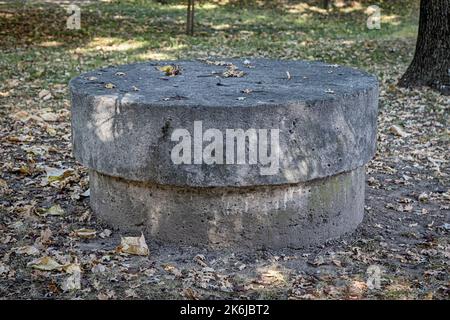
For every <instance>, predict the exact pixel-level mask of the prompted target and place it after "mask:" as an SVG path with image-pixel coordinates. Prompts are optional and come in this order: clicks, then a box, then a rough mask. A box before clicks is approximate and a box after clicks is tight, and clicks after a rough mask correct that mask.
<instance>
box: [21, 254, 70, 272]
mask: <svg viewBox="0 0 450 320" xmlns="http://www.w3.org/2000/svg"><path fill="white" fill-rule="evenodd" d="M27 266H28V267H31V268H33V269H37V270H42V271H53V270H58V271H61V270H62V269H63V267H64V266H63V265H62V264H59V263H58V262H56V261H55V260H54V259H53V258H50V257H48V256H45V257H42V258H38V259H35V260H33V261H31V262H29V263H28V264H27Z"/></svg>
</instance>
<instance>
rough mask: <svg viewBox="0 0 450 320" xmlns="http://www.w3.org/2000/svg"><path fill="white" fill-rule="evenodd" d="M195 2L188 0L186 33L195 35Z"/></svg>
mask: <svg viewBox="0 0 450 320" xmlns="http://www.w3.org/2000/svg"><path fill="white" fill-rule="evenodd" d="M194 3H195V0H188V7H187V21H186V34H187V35H189V36H193V35H194Z"/></svg>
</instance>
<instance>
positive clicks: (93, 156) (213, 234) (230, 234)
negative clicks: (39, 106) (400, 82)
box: [70, 60, 378, 249]
mask: <svg viewBox="0 0 450 320" xmlns="http://www.w3.org/2000/svg"><path fill="white" fill-rule="evenodd" d="M70 91H71V94H72V133H73V137H72V138H73V151H74V155H75V157H76V159H77V160H78V161H80V162H81V163H82V164H83V165H85V166H86V167H88V168H89V178H90V188H91V193H90V194H91V195H90V197H91V198H90V201H91V206H92V209H93V211H94V212H95V213H96V215H97V216H98V217H99V218H100V219H101V220H103V221H105V222H106V223H108V224H109V225H110V226H111V227H113V228H116V229H119V230H120V231H121V232H122V233H123V234H125V233H133V234H137V233H139V232H141V231H142V232H144V234H145V235H146V236H147V238H150V239H151V240H161V241H169V242H172V243H174V242H175V243H180V244H188V245H205V246H208V247H212V248H243V249H245V248H254V249H256V248H275V249H276V248H283V247H290V248H299V247H304V246H306V245H310V244H318V243H322V242H324V241H326V240H327V239H332V238H336V237H339V236H340V235H342V234H344V233H347V232H351V231H353V230H354V229H355V228H356V227H357V226H358V224H359V223H360V222H361V221H362V218H363V213H364V188H365V170H364V165H365V164H366V163H367V162H368V161H369V160H370V159H371V158H372V156H373V155H374V152H375V147H376V123H377V106H378V82H377V79H376V78H375V77H374V76H372V75H370V74H367V73H365V72H361V71H358V70H355V69H351V68H346V67H341V66H337V65H329V64H325V63H319V62H304V61H273V60H251V61H247V60H226V61H210V60H202V61H169V62H167V61H166V62H164V61H160V62H148V63H138V64H130V65H123V66H117V67H108V68H104V69H100V70H96V71H92V72H88V73H85V74H82V75H80V76H79V77H77V78H75V79H73V80H72V81H71V82H70Z"/></svg>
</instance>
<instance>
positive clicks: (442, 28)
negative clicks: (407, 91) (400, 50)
mask: <svg viewBox="0 0 450 320" xmlns="http://www.w3.org/2000/svg"><path fill="white" fill-rule="evenodd" d="M399 85H400V86H401V87H420V86H429V87H432V88H434V89H437V90H439V91H441V92H442V93H444V94H450V0H421V1H420V18H419V35H418V37H417V44H416V53H415V55H414V59H413V61H412V62H411V65H410V66H409V68H408V69H407V70H406V72H405V74H404V75H403V76H402V77H401V79H400V80H399Z"/></svg>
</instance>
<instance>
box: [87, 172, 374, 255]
mask: <svg viewBox="0 0 450 320" xmlns="http://www.w3.org/2000/svg"><path fill="white" fill-rule="evenodd" d="M364 182H365V172H364V167H359V168H357V169H354V170H352V171H350V172H345V173H341V174H338V175H335V176H331V177H327V178H322V179H316V180H312V181H309V182H305V183H297V184H286V185H279V186H258V187H245V188H243V187H239V188H237V187H214V188H198V187H179V186H176V187H172V186H163V185H156V184H151V183H144V182H134V181H128V180H124V179H122V178H116V177H112V176H108V175H104V174H100V173H98V172H96V171H94V170H91V171H90V184H91V206H92V208H93V210H94V211H95V213H96V214H97V215H98V216H99V217H100V219H102V220H103V221H105V222H106V223H108V224H109V225H110V226H113V227H116V228H118V229H119V230H121V231H123V232H136V231H138V232H139V231H142V232H144V234H146V236H147V237H149V238H153V239H158V240H163V241H169V242H172V243H173V242H175V243H180V244H187V245H206V246H209V247H212V248H252V249H257V248H272V249H277V248H285V247H290V248H300V247H304V246H307V245H311V244H318V243H322V242H323V241H325V240H327V239H332V238H336V237H339V236H340V235H342V234H344V233H347V232H351V231H353V230H354V229H355V228H356V227H357V226H358V224H359V223H360V222H361V221H362V219H363V213H364V187H365V183H364Z"/></svg>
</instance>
